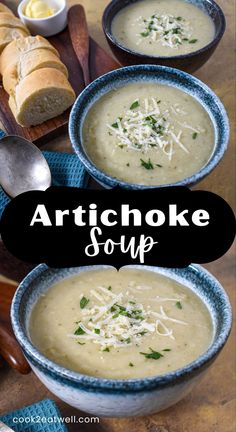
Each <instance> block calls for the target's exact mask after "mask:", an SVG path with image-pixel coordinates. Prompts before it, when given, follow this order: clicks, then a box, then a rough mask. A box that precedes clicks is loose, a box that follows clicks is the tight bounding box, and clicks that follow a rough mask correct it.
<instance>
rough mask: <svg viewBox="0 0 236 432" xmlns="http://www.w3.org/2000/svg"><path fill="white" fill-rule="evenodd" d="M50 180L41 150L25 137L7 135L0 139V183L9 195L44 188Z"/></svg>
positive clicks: (12, 196)
mask: <svg viewBox="0 0 236 432" xmlns="http://www.w3.org/2000/svg"><path fill="white" fill-rule="evenodd" d="M51 182H52V178H51V172H50V168H49V166H48V163H47V161H46V159H45V157H44V156H43V154H42V152H41V151H40V150H39V149H38V148H37V147H36V146H35V145H34V144H33V143H32V142H30V141H28V140H26V139H25V138H22V137H19V136H16V135H8V136H6V137H4V138H2V139H1V140H0V185H1V186H2V188H3V189H4V191H5V192H6V193H7V194H8V195H9V196H10V197H11V198H14V197H15V196H17V195H19V194H21V193H23V192H27V191H32V190H46V189H47V188H48V187H49V186H50V185H51Z"/></svg>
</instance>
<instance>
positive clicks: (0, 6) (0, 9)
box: [0, 3, 15, 16]
mask: <svg viewBox="0 0 236 432" xmlns="http://www.w3.org/2000/svg"><path fill="white" fill-rule="evenodd" d="M0 13H7V14H8V15H13V16H15V15H14V13H13V12H12V11H11V9H9V8H8V7H7V6H5V5H4V4H2V3H0Z"/></svg>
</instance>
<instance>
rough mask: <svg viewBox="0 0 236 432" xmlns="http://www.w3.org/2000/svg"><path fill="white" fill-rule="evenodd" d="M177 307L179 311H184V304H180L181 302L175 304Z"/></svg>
mask: <svg viewBox="0 0 236 432" xmlns="http://www.w3.org/2000/svg"><path fill="white" fill-rule="evenodd" d="M175 306H176V307H177V308H178V309H183V306H182V304H181V303H180V301H177V302H176V303H175Z"/></svg>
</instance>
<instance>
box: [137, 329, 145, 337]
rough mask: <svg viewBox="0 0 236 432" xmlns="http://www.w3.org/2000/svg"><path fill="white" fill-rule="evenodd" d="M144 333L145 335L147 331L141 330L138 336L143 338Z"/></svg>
mask: <svg viewBox="0 0 236 432" xmlns="http://www.w3.org/2000/svg"><path fill="white" fill-rule="evenodd" d="M146 333H147V331H146V330H143V331H141V332H139V333H138V334H139V335H140V336H144V335H145V334H146Z"/></svg>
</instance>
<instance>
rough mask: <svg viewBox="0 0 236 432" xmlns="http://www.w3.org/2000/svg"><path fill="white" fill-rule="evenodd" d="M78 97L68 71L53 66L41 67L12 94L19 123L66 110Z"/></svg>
mask: <svg viewBox="0 0 236 432" xmlns="http://www.w3.org/2000/svg"><path fill="white" fill-rule="evenodd" d="M74 100H75V93H74V90H73V89H72V87H71V85H70V83H69V81H68V80H67V78H66V77H65V75H64V74H63V73H62V72H61V71H59V70H57V69H52V68H45V69H38V70H36V71H34V72H32V73H31V74H30V75H28V76H27V77H26V78H24V79H23V80H22V81H20V83H19V84H18V85H17V86H16V89H15V94H14V95H11V96H10V98H9V105H10V108H11V110H12V112H13V114H14V116H15V119H16V121H17V123H18V124H20V125H21V126H25V127H29V126H35V125H37V124H40V123H43V122H45V121H46V120H49V119H51V118H53V117H56V116H58V115H60V114H62V113H63V112H64V111H66V110H67V108H69V107H70V106H71V105H72V104H73V102H74Z"/></svg>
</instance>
